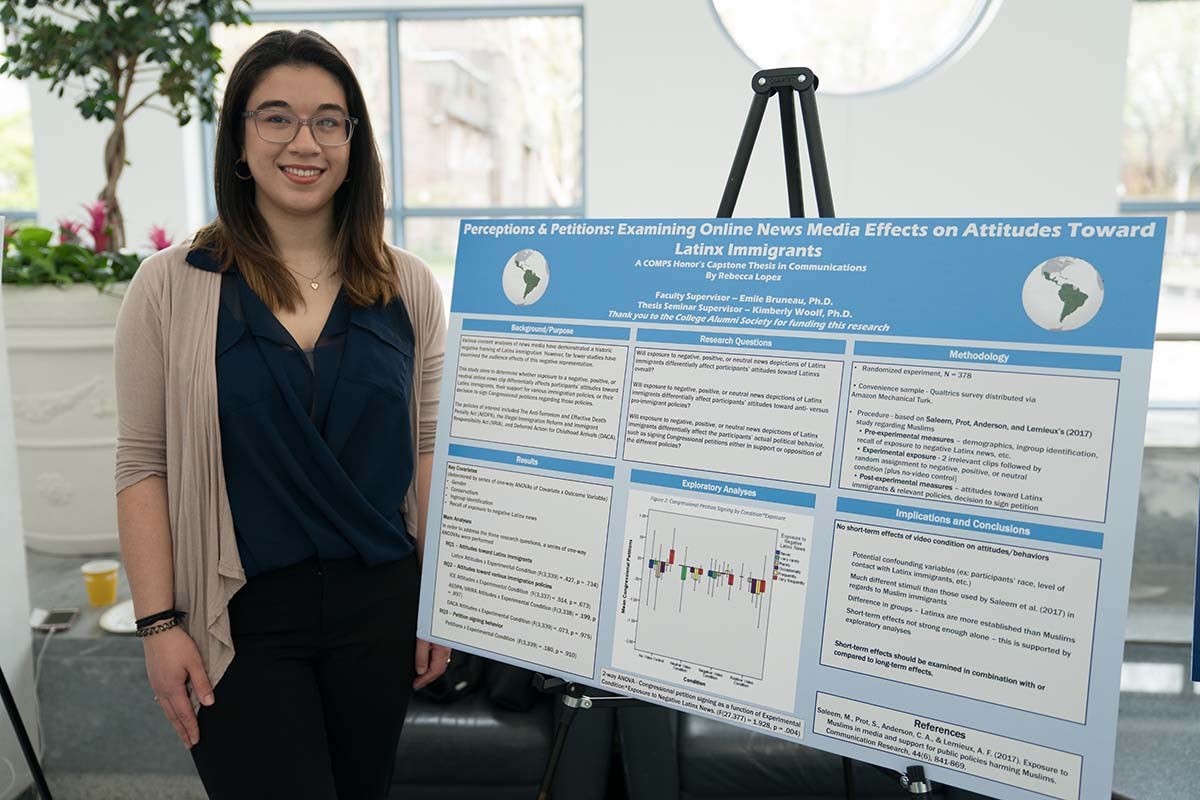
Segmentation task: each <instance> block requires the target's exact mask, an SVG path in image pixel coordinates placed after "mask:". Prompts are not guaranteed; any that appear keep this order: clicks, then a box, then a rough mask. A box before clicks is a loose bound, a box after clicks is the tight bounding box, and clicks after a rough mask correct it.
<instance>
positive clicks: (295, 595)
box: [191, 557, 418, 800]
mask: <svg viewBox="0 0 1200 800" xmlns="http://www.w3.org/2000/svg"><path fill="white" fill-rule="evenodd" d="M417 592H418V577H417V567H416V558H415V557H410V558H405V559H403V560H401V561H397V562H394V563H392V564H385V565H383V566H379V567H367V566H365V565H364V564H363V563H362V562H361V561H359V560H358V559H351V560H347V561H324V562H319V561H315V560H312V561H306V562H304V563H302V564H297V565H294V566H291V567H285V568H284V569H280V570H275V571H272V572H268V573H263V574H262V575H258V576H255V577H254V578H251V579H250V580H249V581H248V582H247V584H246V585H245V586H244V587H242V590H241V591H239V592H238V593H237V594H236V595H234V597H233V600H232V602H231V603H230V605H229V614H230V624H231V626H232V628H233V643H234V647H235V649H236V654H235V655H234V658H233V663H232V664H230V666H229V669H228V670H227V671H226V672H225V675H224V676H223V677H222V678H221V680H220V681H219V682H218V683H217V685H216V687H215V689H214V691H213V694H214V696H215V698H216V702H215V703H214V704H213V705H212V706H206V707H201V709H200V712H199V716H198V718H197V721H198V723H199V726H200V742H199V743H198V744H197V745H196V746H195V747H193V748H192V751H191V752H192V759H193V760H194V761H195V763H196V769H197V771H199V773H200V778H201V780H203V782H204V788H205V789H206V790H207V792H208V795H209V797H210V798H214V800H243V798H244V799H245V800H250V799H251V798H253V800H265V799H266V798H276V797H278V798H285V797H286V798H288V799H289V800H309V799H310V798H311V800H376V798H383V797H386V796H387V793H388V785H389V784H390V783H391V778H392V769H393V766H394V764H395V759H396V745H397V742H398V741H399V739H400V729H401V727H402V726H403V725H404V713H405V710H406V709H407V708H408V700H409V696H410V695H411V694H412V681H413V673H414V669H413V656H414V653H413V650H414V647H415V643H416V623H417Z"/></svg>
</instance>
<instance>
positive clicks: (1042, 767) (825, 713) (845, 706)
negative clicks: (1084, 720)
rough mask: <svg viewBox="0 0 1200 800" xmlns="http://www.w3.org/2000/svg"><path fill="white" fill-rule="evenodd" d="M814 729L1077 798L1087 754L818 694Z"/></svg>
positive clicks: (1062, 799)
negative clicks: (1068, 751)
mask: <svg viewBox="0 0 1200 800" xmlns="http://www.w3.org/2000/svg"><path fill="white" fill-rule="evenodd" d="M813 732H814V733H819V734H821V735H823V736H828V737H830V738H832V739H840V740H841V741H844V742H852V743H854V744H860V745H863V746H864V747H870V748H873V749H875V750H882V751H884V752H886V753H894V754H896V755H899V756H905V757H907V758H911V759H913V760H914V761H917V762H920V763H923V764H936V765H938V766H942V767H946V768H947V769H953V770H957V771H958V772H965V773H968V774H970V775H978V776H979V777H981V778H986V779H988V780H991V781H996V782H997V783H1003V784H1005V785H1007V786H1016V787H1018V788H1021V789H1027V790H1029V791H1031V792H1037V793H1038V794H1042V795H1046V796H1048V797H1053V798H1056V800H1077V798H1078V797H1079V786H1080V780H1081V777H1082V776H1081V773H1082V772H1083V758H1082V757H1081V756H1078V755H1075V754H1074V753H1065V752H1063V751H1062V750H1055V749H1053V748H1050V747H1042V746H1040V745H1036V744H1031V743H1030V742H1025V741H1021V740H1020V739H1010V738H1007V737H1004V736H996V735H995V734H992V733H988V732H987V731H980V730H976V729H974V728H966V727H963V726H962V725H954V724H952V723H948V722H943V721H942V720H937V719H930V718H929V717H922V716H919V715H917V714H907V713H904V712H902V711H897V710H895V709H892V708H884V707H882V706H876V705H871V704H869V703H862V702H859V701H857V700H850V699H848V698H845V697H838V696H837V695H832V694H825V693H824V692H818V693H817V708H816V714H815V715H814V716H813Z"/></svg>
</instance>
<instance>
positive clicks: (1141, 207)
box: [1117, 0, 1200, 411]
mask: <svg viewBox="0 0 1200 800" xmlns="http://www.w3.org/2000/svg"><path fill="white" fill-rule="evenodd" d="M1150 2H1156V0H1135V5H1136V4H1137V3H1150ZM1131 34H1132V31H1131ZM1124 126H1125V122H1124V119H1122V121H1121V127H1122V133H1124ZM1121 158H1122V161H1124V154H1123V153H1122V156H1121ZM1117 211H1118V213H1120V214H1132V215H1138V214H1174V213H1178V212H1183V213H1200V198H1195V199H1191V200H1167V199H1163V198H1145V199H1125V198H1119V199H1118V201H1117ZM1154 341H1155V342H1197V341H1200V326H1198V328H1197V329H1196V330H1191V331H1176V332H1162V331H1157V330H1156V331H1155V333H1154ZM1149 407H1150V409H1152V410H1161V411H1197V410H1200V399H1197V400H1189V401H1179V400H1154V399H1153V398H1151V399H1150V403H1149Z"/></svg>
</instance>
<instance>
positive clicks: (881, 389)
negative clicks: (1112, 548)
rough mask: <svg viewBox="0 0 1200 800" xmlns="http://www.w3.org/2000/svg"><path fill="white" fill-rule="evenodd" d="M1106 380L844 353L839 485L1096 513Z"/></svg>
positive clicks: (1106, 460) (1101, 496)
mask: <svg viewBox="0 0 1200 800" xmlns="http://www.w3.org/2000/svg"><path fill="white" fill-rule="evenodd" d="M1118 385H1119V382H1118V381H1117V380H1116V379H1115V378H1090V377H1082V376H1075V375H1046V374H1037V373H1026V372H1002V371H998V370H983V369H959V368H946V369H942V368H937V367H918V366H910V365H900V364H877V363H865V362H856V363H855V364H854V365H853V368H852V371H851V385H850V402H849V407H848V408H849V411H848V420H847V424H846V439H845V445H844V447H843V449H842V471H841V479H840V485H841V487H842V488H843V489H858V490H860V491H869V492H878V493H881V494H891V495H904V496H908V497H918V498H925V499H930V500H942V501H950V502H956V503H967V504H970V505H975V506H984V507H988V508H1000V509H1008V510H1012V511H1028V512H1033V513H1036V514H1047V515H1051V516H1058V517H1069V518H1074V519H1082V520H1091V521H1094V522H1102V521H1103V520H1104V519H1105V516H1106V510H1107V501H1108V476H1109V469H1110V466H1111V460H1112V443H1113V428H1114V425H1115V424H1116V423H1115V417H1116V407H1117V388H1118Z"/></svg>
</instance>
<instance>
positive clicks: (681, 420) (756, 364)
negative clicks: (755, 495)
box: [624, 347, 842, 486]
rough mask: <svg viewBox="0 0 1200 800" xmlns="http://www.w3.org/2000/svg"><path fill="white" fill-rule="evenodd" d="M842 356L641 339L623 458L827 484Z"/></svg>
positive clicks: (663, 464)
mask: <svg viewBox="0 0 1200 800" xmlns="http://www.w3.org/2000/svg"><path fill="white" fill-rule="evenodd" d="M841 382H842V362H841V361H832V360H830V361H826V360H817V359H808V358H794V357H784V356H780V355H773V354H772V355H765V354H764V355H759V354H749V353H725V352H706V351H696V350H665V349H658V348H649V347H638V348H637V349H636V352H635V354H634V366H633V383H632V386H631V387H630V394H629V417H628V423H627V425H626V429H625V450H624V458H625V459H626V460H627V461H638V462H642V463H647V464H658V465H662V466H671V467H682V468H685V469H701V470H708V471H711V472H717V473H720V474H724V475H744V476H750V477H765V478H774V479H782V480H787V481H791V482H795V483H808V484H815V485H819V486H828V485H829V482H830V473H831V470H832V466H833V440H834V434H835V432H836V429H837V409H838V400H839V397H840V394H841Z"/></svg>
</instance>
